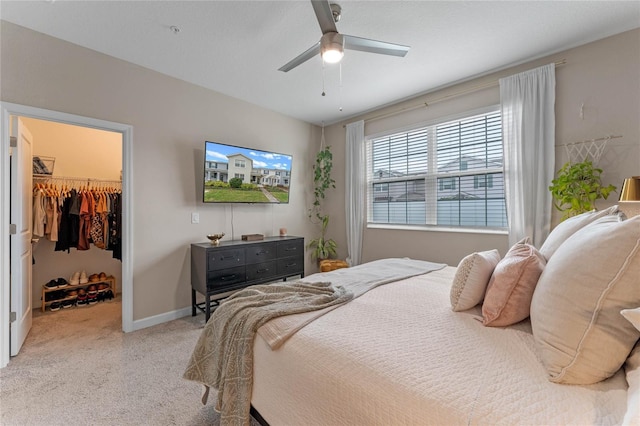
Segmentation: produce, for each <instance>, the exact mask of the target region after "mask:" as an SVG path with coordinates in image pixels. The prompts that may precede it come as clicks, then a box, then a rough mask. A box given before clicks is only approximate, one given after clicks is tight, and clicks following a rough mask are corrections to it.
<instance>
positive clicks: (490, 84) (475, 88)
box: [342, 59, 567, 127]
mask: <svg viewBox="0 0 640 426" xmlns="http://www.w3.org/2000/svg"><path fill="white" fill-rule="evenodd" d="M566 63H567V60H566V59H561V60H559V61H557V62H555V66H556V67H559V66H561V65H564V64H566ZM498 84H499V79H495V80H491V81H488V82H486V83H482V84H477V85H475V86H472V87H469V88H467V89H464V90H461V91H459V92H455V93H451V94H449V95H444V96H441V97H439V98H434V99H431V100H428V101H425V102H422V103H420V104H417V105H413V106H409V107H405V108H400V109H399V110H396V111H391V112H387V113H384V114H380V115H376V116H373V117H371V118H367V119H365V120H364V122H365V123H369V122H371V121H377V120H381V119H383V118H388V117H393V116H394V115H398V114H402V113H403V112H407V111H413V110H416V109H420V108H428V107H429V106H430V105H433V104H435V103H438V102H442V101H446V100H447V99H451V98H457V97H458V96H462V95H468V94H470V93H474V92H477V91H479V90H482V89H488V88H489V87H494V86H497V85H498ZM342 127H346V125H343V126H342Z"/></svg>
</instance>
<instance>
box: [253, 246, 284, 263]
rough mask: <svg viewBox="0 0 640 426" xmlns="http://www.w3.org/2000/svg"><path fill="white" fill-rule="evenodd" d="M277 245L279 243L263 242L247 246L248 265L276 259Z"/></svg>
mask: <svg viewBox="0 0 640 426" xmlns="http://www.w3.org/2000/svg"><path fill="white" fill-rule="evenodd" d="M277 247H278V245H277V243H263V244H253V245H250V246H247V248H245V260H246V263H247V265H248V264H253V263H262V262H266V261H268V260H273V259H275V258H276V254H277Z"/></svg>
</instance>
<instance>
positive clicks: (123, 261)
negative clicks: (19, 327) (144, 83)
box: [0, 103, 133, 368]
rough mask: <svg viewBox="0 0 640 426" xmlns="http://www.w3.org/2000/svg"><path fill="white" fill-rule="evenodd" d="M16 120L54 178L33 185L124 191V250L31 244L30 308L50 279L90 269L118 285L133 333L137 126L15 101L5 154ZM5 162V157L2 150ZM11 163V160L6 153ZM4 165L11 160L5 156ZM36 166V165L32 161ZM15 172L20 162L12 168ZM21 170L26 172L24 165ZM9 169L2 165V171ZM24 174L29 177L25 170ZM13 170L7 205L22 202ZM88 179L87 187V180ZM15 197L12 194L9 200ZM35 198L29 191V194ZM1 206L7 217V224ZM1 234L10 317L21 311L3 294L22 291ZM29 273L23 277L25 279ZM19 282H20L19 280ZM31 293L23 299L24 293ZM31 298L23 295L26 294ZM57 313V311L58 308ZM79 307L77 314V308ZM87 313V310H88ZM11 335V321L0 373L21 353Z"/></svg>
mask: <svg viewBox="0 0 640 426" xmlns="http://www.w3.org/2000/svg"><path fill="white" fill-rule="evenodd" d="M15 117H19V118H20V121H21V122H22V123H23V124H24V125H25V127H26V128H28V129H29V131H30V133H31V135H32V137H33V155H34V156H38V157H39V158H40V160H41V164H44V165H45V166H46V167H47V168H50V169H51V170H46V171H49V172H53V173H52V174H51V178H47V177H46V176H42V175H41V174H39V175H38V176H36V177H34V179H33V184H38V183H41V184H49V185H50V186H54V185H56V184H57V185H58V187H62V186H65V185H66V186H67V188H71V187H74V186H77V187H79V189H83V188H84V189H90V188H94V189H95V190H96V192H97V191H98V190H101V189H105V190H106V191H113V190H116V191H118V192H120V193H121V195H120V200H121V233H120V237H121V246H120V247H119V248H118V253H115V252H114V251H109V250H103V249H101V248H98V247H94V244H90V248H89V250H83V251H82V252H80V253H79V252H78V251H77V249H75V248H71V249H70V253H67V251H60V250H59V251H56V250H55V246H56V243H55V242H53V241H50V240H49V239H47V238H40V239H39V241H38V242H37V243H34V245H33V246H32V255H33V262H34V264H33V265H32V269H31V272H32V273H31V274H29V275H30V276H31V277H32V287H31V288H32V292H31V293H32V294H31V295H30V298H31V300H30V304H31V305H32V307H33V311H32V312H35V313H36V314H37V315H39V314H40V311H41V309H42V306H43V304H42V302H43V300H41V298H42V297H43V296H45V295H44V293H43V291H42V286H43V284H46V283H48V282H49V281H51V280H58V279H59V278H64V279H65V280H66V281H71V277H72V276H73V275H74V273H75V272H76V271H77V272H79V273H81V272H83V271H84V272H85V273H86V274H87V278H89V277H90V276H91V275H92V274H96V275H98V276H99V275H100V273H101V272H103V273H104V275H106V276H107V277H113V280H112V281H110V283H113V284H115V285H114V287H115V289H116V291H117V293H119V294H120V295H121V296H120V297H121V298H120V300H121V301H122V309H121V312H122V329H123V331H132V330H133V300H132V299H133V291H132V268H131V260H130V259H131V258H130V253H131V249H130V248H131V245H132V244H131V232H130V229H131V227H130V224H131V222H132V220H131V219H132V218H131V203H130V196H129V195H130V193H131V191H130V188H131V181H130V178H129V176H130V175H131V165H130V159H131V150H132V149H131V142H132V128H131V126H128V125H123V124H119V123H112V122H107V121H102V120H96V119H92V118H87V117H82V116H75V115H69V114H64V113H59V112H55V111H49V110H42V109H38V108H31V107H27V106H21V105H15V104H6V103H3V104H2V119H3V126H2V127H3V132H2V145H3V151H4V149H5V147H6V148H7V151H9V150H8V147H9V145H10V138H9V136H10V135H9V131H10V130H9V129H10V126H8V123H10V122H11V120H12V118H15ZM7 151H5V152H3V154H2V155H1V156H0V157H3V156H5V153H6V152H7ZM9 159H10V156H9ZM2 160H3V161H2V164H3V165H5V164H8V163H10V162H5V160H6V158H2ZM29 166H31V164H29ZM14 167H15V165H14ZM18 167H27V166H25V165H23V166H20V165H19V166H18ZM3 169H4V167H3ZM27 172H31V170H28V171H27ZM9 176H10V175H9V171H8V170H3V172H2V176H0V179H1V180H2V188H3V195H2V198H3V200H2V201H3V205H7V204H5V202H8V204H9V205H11V204H15V203H19V202H21V201H22V202H24V201H25V200H22V199H14V194H13V193H11V192H10V191H5V189H7V188H10V187H11V181H10V177H9ZM85 182H86V183H85ZM9 194H10V195H9ZM28 196H29V197H31V196H32V194H31V193H29V194H28ZM6 213H7V212H6V210H5V209H3V212H2V219H3V223H4V222H5V220H7V221H8V220H9V218H8V217H7V214H6ZM0 234H3V235H1V237H2V248H1V250H0V251H1V254H2V256H1V258H0V261H1V262H2V266H3V268H2V285H1V291H2V296H3V297H2V305H1V306H0V315H5V314H6V317H9V315H10V313H11V312H14V311H16V309H15V307H13V306H11V302H10V298H9V297H4V296H5V295H11V292H12V291H13V292H15V291H16V288H18V290H17V291H21V292H24V290H22V289H20V287H19V286H17V287H16V286H15V285H11V284H10V281H11V280H10V279H8V278H10V277H11V274H10V273H9V272H10V271H8V269H9V268H5V267H4V266H5V265H10V264H11V260H12V259H11V258H12V257H13V256H14V254H13V253H11V251H10V250H8V247H7V246H8V244H6V245H5V242H6V241H8V240H9V239H10V238H9V237H10V235H6V234H5V230H4V227H2V230H0ZM22 275H26V274H24V273H23V274H22ZM14 284H15V283H14ZM25 296H26V295H25ZM51 296H52V295H49V299H50V300H48V301H47V302H49V303H46V304H45V305H44V306H45V311H46V312H45V315H46V314H49V315H55V314H56V312H55V311H54V312H51V303H50V302H51ZM23 299H26V297H23ZM55 308H57V306H55ZM74 309H78V308H77V307H75V308H74ZM86 309H88V310H90V309H91V307H87V308H86ZM12 333H14V330H13V329H12V328H11V325H9V324H6V325H5V324H3V325H2V330H1V332H0V337H1V340H0V347H1V349H2V351H1V353H0V368H1V367H4V366H5V365H6V364H7V363H8V362H9V358H10V354H12V355H13V354H16V353H17V350H16V348H15V347H13V348H12V347H11V343H10V342H11V334H12Z"/></svg>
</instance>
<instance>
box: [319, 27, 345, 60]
mask: <svg viewBox="0 0 640 426" xmlns="http://www.w3.org/2000/svg"><path fill="white" fill-rule="evenodd" d="M342 43H343V38H342V35H341V34H338V33H327V34H325V35H323V36H322V39H321V40H320V56H322V60H324V61H325V62H327V63H329V64H335V63H337V62H340V60H341V59H342V57H343V56H344V47H343V46H342Z"/></svg>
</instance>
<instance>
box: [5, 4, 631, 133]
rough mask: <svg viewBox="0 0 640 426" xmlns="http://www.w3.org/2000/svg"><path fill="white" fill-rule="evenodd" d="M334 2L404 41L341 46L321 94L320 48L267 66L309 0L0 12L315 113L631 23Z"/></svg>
mask: <svg viewBox="0 0 640 426" xmlns="http://www.w3.org/2000/svg"><path fill="white" fill-rule="evenodd" d="M337 2H338V3H340V5H341V6H342V10H343V11H342V19H341V20H340V22H338V24H337V27H338V31H340V32H341V33H343V34H349V35H355V36H359V37H366V38H373V39H377V40H383V41H389V42H393V43H399V44H404V45H409V46H411V50H410V51H409V53H408V54H407V56H406V57H404V58H398V57H392V56H383V55H375V54H370V53H363V52H357V51H346V52H345V57H344V59H343V61H342V87H340V83H339V82H340V70H339V67H338V66H337V65H327V66H326V67H325V69H324V90H325V92H326V96H321V93H322V91H323V69H322V61H321V59H320V57H319V56H318V57H315V58H313V59H311V60H309V61H307V62H305V63H304V64H302V65H300V66H299V67H297V68H295V69H293V70H292V71H290V72H288V73H283V72H281V71H278V68H279V67H280V66H282V65H284V64H285V63H286V62H288V61H289V60H290V59H292V58H294V57H295V56H297V55H298V54H300V53H302V52H303V51H305V50H306V49H307V48H309V47H311V46H312V45H313V44H314V43H316V42H317V41H318V40H319V38H320V36H321V32H320V28H319V26H318V23H317V21H316V18H315V15H314V13H313V8H312V7H311V4H310V3H309V2H308V1H64V0H55V1H54V0H49V1H43V0H37V1H6V0H2V2H0V18H1V19H3V20H6V21H9V22H13V23H15V24H18V25H21V26H24V27H27V28H31V29H33V30H35V31H39V32H42V33H45V34H49V35H51V36H54V37H57V38H60V39H63V40H66V41H69V42H72V43H75V44H78V45H81V46H84V47H88V48H90V49H93V50H96V51H99V52H103V53H105V54H108V55H111V56H114V57H117V58H120V59H123V60H126V61H129V62H133V63H135V64H138V65H141V66H143V67H147V68H150V69H153V70H156V71H159V72H161V73H164V74H167V75H170V76H173V77H177V78H179V79H182V80H185V81H189V82H192V83H195V84H198V85H200V86H204V87H207V88H209V89H212V90H215V91H217V92H221V93H224V94H226V95H229V96H233V97H235V98H239V99H243V100H245V101H248V102H251V103H253V104H256V105H260V106H262V107H265V108H269V109H271V110H274V111H278V112H280V113H283V114H286V115H288V116H291V117H295V118H298V119H301V120H304V121H307V122H310V123H315V124H321V123H322V122H324V123H325V124H331V123H334V122H337V121H341V120H344V119H347V118H349V117H352V116H355V115H358V114H361V113H363V112H365V111H370V110H373V109H376V108H377V107H379V106H381V105H387V104H390V103H394V102H397V101H399V100H403V99H406V98H409V97H412V96H414V95H417V94H420V93H425V92H428V91H430V90H433V89H435V88H438V87H442V86H445V85H448V84H451V83H453V82H456V81H461V80H466V79H469V78H471V77H474V76H478V75H482V74H485V73H487V72H490V71H495V70H497V69H501V68H505V67H507V66H510V65H514V64H517V63H520V62H523V61H526V60H529V59H532V58H536V57H541V56H545V55H547V54H550V53H554V52H558V51H561V50H565V49H567V48H571V47H574V46H578V45H581V44H584V43H588V42H590V41H593V40H597V39H600V38H604V37H607V36H610V35H613V34H617V33H620V32H623V31H627V30H630V29H633V28H638V27H640V2H638V1H497V2H492V1H433V2H432V1H385V2H382V1H349V0H337ZM171 26H176V27H178V28H179V29H180V31H179V32H178V33H174V32H173V31H172V30H171V28H170V27H171ZM612 66H615V64H612ZM340 107H342V111H340V110H339V108H340Z"/></svg>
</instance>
